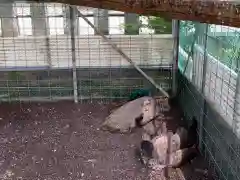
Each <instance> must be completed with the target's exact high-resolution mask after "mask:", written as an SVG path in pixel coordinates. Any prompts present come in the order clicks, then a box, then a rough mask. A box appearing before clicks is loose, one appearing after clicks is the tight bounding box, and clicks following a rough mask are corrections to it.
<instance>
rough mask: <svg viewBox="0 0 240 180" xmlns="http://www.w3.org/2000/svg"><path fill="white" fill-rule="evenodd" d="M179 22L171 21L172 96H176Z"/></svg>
mask: <svg viewBox="0 0 240 180" xmlns="http://www.w3.org/2000/svg"><path fill="white" fill-rule="evenodd" d="M179 24H180V21H179V20H173V21H172V35H173V68H172V96H173V97H174V96H175V95H176V94H177V73H178V47H179V28H180V26H179Z"/></svg>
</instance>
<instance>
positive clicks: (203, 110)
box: [179, 22, 240, 180]
mask: <svg viewBox="0 0 240 180" xmlns="http://www.w3.org/2000/svg"><path fill="white" fill-rule="evenodd" d="M187 23H189V25H194V27H195V30H193V31H192V32H193V34H194V33H199V34H198V36H197V41H196V43H195V45H194V53H193V58H192V59H190V61H191V66H190V67H189V69H190V70H189V71H186V72H185V74H184V75H181V76H180V78H179V83H180V88H183V89H182V92H181V95H180V100H181V103H182V106H183V109H184V112H185V114H186V116H188V118H191V117H193V116H195V117H197V119H198V120H199V124H200V125H201V127H200V131H199V135H200V138H201V139H202V141H201V144H202V152H203V154H204V155H205V157H206V159H207V160H208V163H209V165H210V164H212V165H213V166H214V169H215V170H216V172H217V173H218V175H219V179H226V180H227V179H228V180H229V179H240V174H239V167H240V164H239V157H240V152H239V133H238V132H239V128H238V127H239V126H238V124H239V123H238V122H239V120H238V119H239V113H238V112H239V110H238V107H239V100H238V99H239V91H238V89H239V82H238V79H239V78H238V77H239V76H238V72H239V70H238V67H237V64H238V63H236V61H238V60H239V58H238V57H237V55H238V53H237V52H238V51H239V50H240V49H239V43H240V40H239V35H240V33H239V29H234V28H231V27H224V26H223V27H220V26H216V25H205V24H199V23H193V22H187ZM181 26H182V27H181V30H180V31H181V32H180V50H181V48H182V50H183V49H184V46H188V42H186V41H185V40H184V39H185V38H188V37H189V36H191V35H189V34H188V35H187V34H186V33H184V28H186V26H185V22H181ZM200 32H202V33H200ZM203 32H205V33H203ZM226 39H227V40H228V41H226ZM219 47H221V48H219ZM185 49H186V48H185ZM219 49H220V50H221V51H219ZM231 49H233V50H234V52H233V51H230V53H229V54H226V52H227V50H231ZM182 52H183V51H179V54H180V61H183V60H184V57H183V54H184V53H182ZM223 52H224V53H225V54H224V53H223ZM228 55H229V56H230V57H229V56H228ZM181 56H182V57H181ZM185 61H186V58H185ZM233 61H235V62H234V63H233ZM181 64H184V63H183V62H179V65H180V67H181ZM185 64H187V63H185ZM180 70H181V68H180ZM182 73H183V71H182Z"/></svg>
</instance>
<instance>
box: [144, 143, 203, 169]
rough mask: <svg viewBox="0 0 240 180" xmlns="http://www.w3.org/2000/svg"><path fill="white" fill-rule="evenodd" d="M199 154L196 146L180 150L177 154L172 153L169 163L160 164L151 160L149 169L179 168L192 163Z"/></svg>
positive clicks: (148, 163)
mask: <svg viewBox="0 0 240 180" xmlns="http://www.w3.org/2000/svg"><path fill="white" fill-rule="evenodd" d="M198 154H199V152H198V149H197V148H196V146H193V147H190V148H185V149H180V150H177V151H175V152H172V153H171V154H170V155H169V156H170V157H169V163H168V164H165V163H162V164H159V163H158V162H157V161H156V160H155V159H154V158H152V159H149V160H148V162H147V165H148V167H149V168H152V169H154V170H161V169H163V168H166V167H171V168H179V167H181V166H183V165H185V164H187V163H191V161H192V160H193V159H194V158H195V157H197V156H198Z"/></svg>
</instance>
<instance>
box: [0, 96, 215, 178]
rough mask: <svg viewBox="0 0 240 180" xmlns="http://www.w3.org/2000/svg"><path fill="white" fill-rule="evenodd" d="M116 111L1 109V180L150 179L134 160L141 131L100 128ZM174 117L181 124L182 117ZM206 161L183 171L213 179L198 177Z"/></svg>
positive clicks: (94, 107) (98, 107)
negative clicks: (107, 130) (116, 130)
mask: <svg viewBox="0 0 240 180" xmlns="http://www.w3.org/2000/svg"><path fill="white" fill-rule="evenodd" d="M113 107H114V105H109V104H108V105H103V104H100V103H93V104H77V105H76V104H74V103H72V102H67V101H66V102H65V101H62V102H58V103H41V104H40V103H25V104H20V103H16V104H1V105H0V179H1V180H6V179H13V180H15V179H16V180H25V179H26V180H37V179H39V180H98V179H99V180H146V179H149V178H148V177H147V175H148V172H147V170H146V169H145V168H144V167H143V166H142V165H141V164H140V163H139V162H138V161H137V159H136V158H135V156H134V149H135V147H136V146H137V145H139V142H140V139H141V135H140V130H137V131H136V132H135V133H132V134H125V135H121V134H110V133H108V132H103V131H101V130H100V129H99V127H100V125H101V123H102V122H103V121H104V118H105V117H106V116H107V115H108V114H109V112H110V110H112V109H113ZM172 114H175V116H176V117H174V118H175V119H174V120H179V113H172ZM177 116H178V117H177ZM173 126H174V123H173ZM203 162H204V161H203V160H202V158H200V159H199V160H197V162H196V163H195V165H194V166H193V165H188V167H187V166H186V167H184V168H183V171H181V172H182V173H183V175H184V176H185V177H186V179H196V180H202V179H211V178H210V177H209V178H207V176H206V175H202V171H200V172H196V169H197V168H196V167H197V166H201V167H200V168H202V169H204V168H206V167H205V166H204V165H203V164H204V163H203ZM174 171H175V170H174ZM176 172H177V171H175V174H176ZM173 174H174V173H173ZM204 174H206V173H204ZM198 177H199V178H198ZM174 179H182V178H180V177H179V174H178V175H176V176H175V178H174Z"/></svg>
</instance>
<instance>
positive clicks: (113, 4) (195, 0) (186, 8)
mask: <svg viewBox="0 0 240 180" xmlns="http://www.w3.org/2000/svg"><path fill="white" fill-rule="evenodd" d="M17 1H18V0H17ZM27 1H29V0H27ZM36 1H38V2H43V1H42V0H36ZM44 2H58V3H65V4H70V5H78V6H88V7H94V8H102V9H109V10H117V11H124V12H128V13H136V14H143V15H153V16H162V17H166V18H169V19H179V20H191V21H199V22H203V23H211V24H221V25H228V26H235V27H240V2H239V1H232V0H45V1H44Z"/></svg>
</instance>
